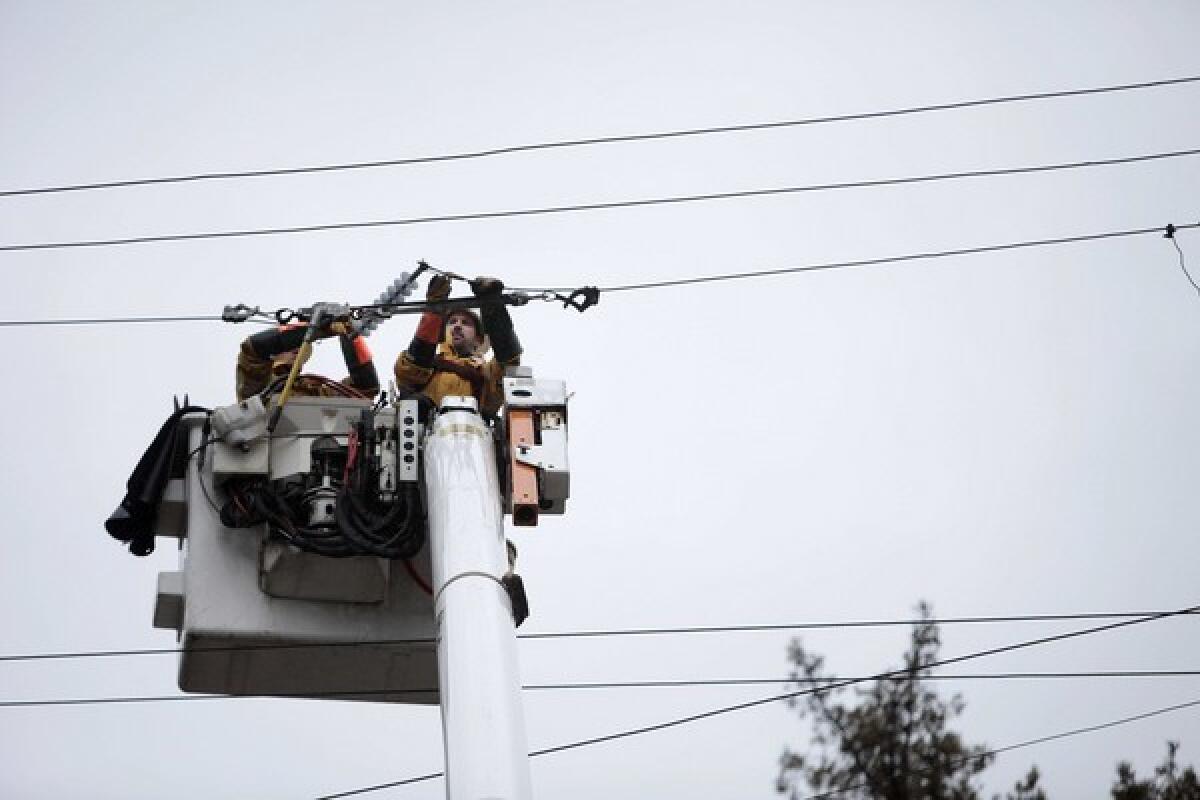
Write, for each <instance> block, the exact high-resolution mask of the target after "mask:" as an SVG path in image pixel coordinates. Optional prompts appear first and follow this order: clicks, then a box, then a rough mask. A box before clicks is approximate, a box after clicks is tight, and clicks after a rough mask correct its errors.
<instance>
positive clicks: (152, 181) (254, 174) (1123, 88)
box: [0, 76, 1200, 197]
mask: <svg viewBox="0 0 1200 800" xmlns="http://www.w3.org/2000/svg"><path fill="white" fill-rule="evenodd" d="M1196 81H1200V76H1190V77H1184V78H1168V79H1165V80H1156V81H1142V82H1139V83H1125V84H1116V85H1111V86H1097V87H1092V88H1086V89H1063V90H1057V91H1047V92H1032V93H1027V94H1015V95H1005V96H1000V97H989V98H983V99H977V100H961V101H957V102H950V103H936V104H932V105H923V106H911V107H907V108H897V109H890V110H884V111H867V112H860V113H856V114H839V115H835V116H824V117H809V118H805V119H794V120H781V121H775V122H752V123H745V124H740V125H719V126H712V127H705V128H686V129H680V130H668V131H657V132H651V133H634V134H625V135H617V136H594V137H589V138H584V139H566V140H560V141H548V142H534V143H527V144H518V145H510V146H507V147H492V148H487V149H482V150H469V151H464V152H459V153H446V154H441V155H431V156H414V157H409V158H393V159H386V160H379V161H353V162H347V163H341V164H319V165H313V166H305V167H280V168H276V169H254V170H242V171H223V172H201V173H194V174H189V175H173V176H167V177H157V178H132V179H125V180H112V181H101V182H96V183H75V184H63V185H59V186H41V187H29V188H21V189H5V190H0V197H16V196H22V195H34V194H51V193H58V192H77V191H84V190H90V189H116V188H124V187H130V186H152V185H162V184H170V183H187V182H197V181H211V180H229V179H234V178H262V177H271V176H281V175H303V174H313V173H321V172H345V171H350V170H365V169H378V168H381V167H402V166H411V165H416V164H434V163H439V162H444V161H466V160H470V159H477V158H488V157H493V156H501V155H512V154H516V153H528V152H533V151H537V150H552V149H563V148H571V147H587V146H594V145H604V144H619V143H629V142H646V141H653V140H658V139H680V138H684V137H692V136H709V135H714V134H726V133H744V132H748V131H761V130H771V129H778V128H792V127H800V126H806V125H823V124H828V123H834V122H852V121H859V120H868V119H882V118H886V117H899V116H905V115H911V114H924V113H930V112H935V111H952V110H958V109H966V108H978V107H981V106H989V105H1000V104H1004V103H1019V102H1028V101H1032V100H1049V99H1055V98H1066V97H1080V96H1084V95H1097V94H1109V93H1113V92H1128V91H1135V90H1140V89H1152V88H1159V87H1165V86H1175V85H1180V84H1186V83H1195V82H1196Z"/></svg>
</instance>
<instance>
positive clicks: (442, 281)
mask: <svg viewBox="0 0 1200 800" xmlns="http://www.w3.org/2000/svg"><path fill="white" fill-rule="evenodd" d="M449 296H450V279H449V278H447V277H446V276H445V275H434V276H433V277H432V278H430V279H429V287H428V288H427V289H426V290H425V299H426V300H427V301H429V302H430V303H441V302H443V301H445V300H446V298H448V297H449Z"/></svg>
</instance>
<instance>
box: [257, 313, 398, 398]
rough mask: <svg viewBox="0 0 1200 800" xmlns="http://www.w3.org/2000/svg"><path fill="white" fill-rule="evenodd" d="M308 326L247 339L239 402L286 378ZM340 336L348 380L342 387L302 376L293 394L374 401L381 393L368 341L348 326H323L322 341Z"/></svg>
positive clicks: (317, 377)
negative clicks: (370, 398) (361, 398)
mask: <svg viewBox="0 0 1200 800" xmlns="http://www.w3.org/2000/svg"><path fill="white" fill-rule="evenodd" d="M307 332H308V325H304V324H301V325H283V326H280V327H278V328H271V329H269V330H265V331H260V332H259V333H255V334H253V335H251V336H247V337H246V338H245V339H244V340H243V341H242V346H241V349H240V350H239V351H238V359H237V399H238V401H239V402H240V401H242V400H245V399H246V398H248V397H251V396H252V395H256V394H259V393H260V392H262V391H263V390H265V389H267V388H268V387H269V386H270V385H271V384H273V383H275V382H276V381H279V380H280V379H283V378H286V377H287V375H288V373H289V372H290V371H291V369H292V364H293V363H295V361H296V357H297V355H298V352H299V348H300V344H301V343H302V342H303V341H304V336H305V334H306V333H307ZM330 336H337V337H338V338H339V339H340V341H341V346H342V357H343V358H345V360H346V369H347V370H349V373H350V374H349V376H347V377H346V378H345V379H344V380H343V381H341V382H340V383H338V382H335V381H331V380H329V379H328V378H325V377H322V376H320V375H300V376H299V377H297V378H296V383H295V385H294V386H293V387H292V394H293V395H294V396H300V397H374V396H375V395H376V394H378V393H379V375H378V374H377V373H376V371H375V362H373V361H372V360H371V349H370V348H369V347H368V346H367V340H366V339H365V338H363V336H362V335H361V334H359V332H358V331H356V330H354V329H353V328H351V327H350V326H349V324H347V323H345V322H333V323H330V324H328V325H325V326H322V327H321V329H320V330H319V331H318V333H317V338H318V339H327V338H329V337H330Z"/></svg>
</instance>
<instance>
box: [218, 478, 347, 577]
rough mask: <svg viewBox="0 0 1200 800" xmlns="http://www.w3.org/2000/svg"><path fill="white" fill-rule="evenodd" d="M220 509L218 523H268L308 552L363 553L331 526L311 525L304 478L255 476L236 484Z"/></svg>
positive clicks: (332, 554) (239, 525)
mask: <svg viewBox="0 0 1200 800" xmlns="http://www.w3.org/2000/svg"><path fill="white" fill-rule="evenodd" d="M231 495H232V496H231V498H230V500H229V502H228V503H226V504H225V506H224V507H223V508H222V509H221V524H222V525H225V526H226V527H228V528H249V527H252V526H254V525H258V524H260V523H263V522H265V523H267V525H268V527H269V528H270V530H271V533H273V534H275V535H277V536H280V537H281V538H283V539H285V540H286V541H287V542H288V543H289V544H291V545H294V546H295V547H297V548H298V549H300V550H303V551H305V552H307V553H315V554H317V555H322V556H330V557H332V558H345V557H347V556H356V555H361V554H362V553H361V552H360V551H359V550H358V549H357V548H354V547H353V546H351V545H350V543H349V542H347V541H346V539H345V538H344V537H343V536H342V535H341V533H340V532H339V531H338V530H337V529H336V528H332V527H328V528H327V527H317V526H311V525H308V524H306V523H304V522H303V520H304V519H305V511H306V509H305V504H304V495H305V489H304V485H303V481H300V480H297V479H296V478H287V479H284V480H280V481H274V482H272V483H269V482H267V481H264V480H257V481H253V482H251V483H247V484H244V485H241V486H238V487H236V488H235V489H233V490H232V491H231Z"/></svg>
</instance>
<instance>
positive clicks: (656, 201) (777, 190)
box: [0, 148, 1200, 252]
mask: <svg viewBox="0 0 1200 800" xmlns="http://www.w3.org/2000/svg"><path fill="white" fill-rule="evenodd" d="M1196 155H1200V148H1192V149H1187V150H1174V151H1169V152H1159V153H1144V154H1140V155H1133V156H1120V157H1116V158H1105V159H1090V160H1085V161H1071V162H1063V163H1057V164H1035V165H1032V166H1021V167H999V168H993V169H976V170H963V171H958V172H945V173H937V174H928V175H910V176H905V177H899V178H879V179H873V180H858V181H839V182H834V183H819V184H808V185H803V186H780V187H772V188H763V189H743V190H738V191H729V192H709V193H705V194H692V195H671V196H667V197H650V198H640V199H634V200H614V201H608V202H595V203H577V204H569V205H560V206H542V207H535V208H521V209H508V210H499V211H477V212H467V213H461V214H440V215H431V216H423V217H407V218H399V219H381V220H363V221H351V222H331V223H319V224H313V225H295V226H286V227H275V228H246V229H241V230H225V231H200V232H195V233H173V234H162V235H151V236H130V237H121V238H114V239H80V240H73V241H57V242H32V243H27V244H4V245H0V252H21V251H34V250H58V249H67V248H80V247H113V246H124V245H137V244H152V243H162V242H183V241H201V240H209V239H233V238H245V237H254V236H278V235H286V234H298V233H317V232H327V231H341V230H358V229H365V228H383V227H396V226H404V225H424V224H429V223H438V222H464V221H468V220H484V219H508V218H515V217H532V216H544V215H548V214H563V213H575V212H587V211H606V210H613V209H620V208H637V207H649V206H663V205H676V204H680V203H696V202H707V201H713V200H733V199H744V198H749V197H769V196H775V195H787V194H801V193H810V192H825V191H835V190H843V189H865V188H878V187H884V186H901V185H909V184H920V183H933V182H938V181H948V180H962V179H972V178H994V177H1000V176H1007V175H1029V174H1037V173H1048V172H1059V171H1063V170H1074V169H1090V168H1095V167H1107V166H1117V165H1123V164H1135V163H1143V162H1150V161H1161V160H1165V159H1172V158H1185V157H1191V156H1196Z"/></svg>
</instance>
